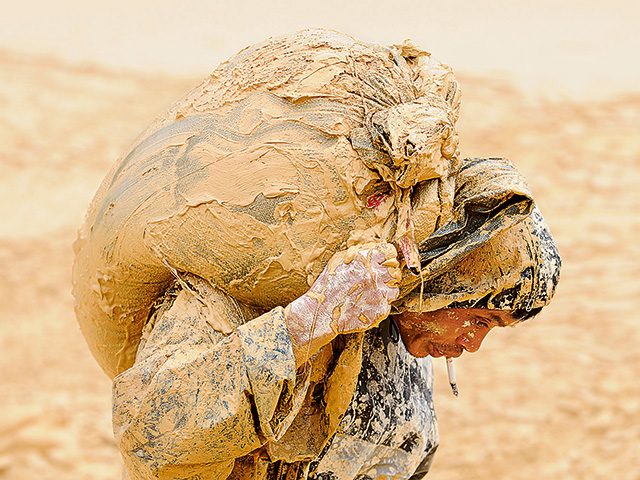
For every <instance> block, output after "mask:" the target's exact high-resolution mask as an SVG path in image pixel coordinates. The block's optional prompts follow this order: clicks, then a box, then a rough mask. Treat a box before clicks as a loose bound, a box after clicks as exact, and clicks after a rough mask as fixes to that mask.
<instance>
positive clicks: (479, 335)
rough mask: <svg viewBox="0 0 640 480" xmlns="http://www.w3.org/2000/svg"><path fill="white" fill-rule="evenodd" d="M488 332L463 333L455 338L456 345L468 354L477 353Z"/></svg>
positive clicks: (483, 330) (482, 330)
mask: <svg viewBox="0 0 640 480" xmlns="http://www.w3.org/2000/svg"><path fill="white" fill-rule="evenodd" d="M487 333H489V330H485V329H481V330H473V331H471V332H467V333H464V334H462V335H460V336H459V337H458V338H456V343H457V344H458V345H460V346H461V347H464V349H465V350H466V351H468V352H477V351H478V350H479V349H480V346H481V345H482V341H483V340H484V337H486V336H487Z"/></svg>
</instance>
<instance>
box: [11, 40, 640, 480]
mask: <svg viewBox="0 0 640 480" xmlns="http://www.w3.org/2000/svg"><path fill="white" fill-rule="evenodd" d="M460 78H461V81H462V87H463V93H464V100H463V118H462V125H461V137H462V150H463V154H465V155H500V156H506V157H509V158H511V159H512V160H514V161H515V162H516V164H517V165H518V166H519V167H520V168H521V169H522V170H523V172H524V173H525V174H526V176H527V177H528V178H529V179H530V182H531V184H532V187H533V190H534V193H535V194H536V195H537V199H538V202H539V205H540V207H541V209H542V211H543V213H544V214H545V216H546V218H547V220H548V222H549V224H550V225H551V228H552V230H553V233H554V235H555V236H556V238H557V241H558V244H559V248H560V250H561V253H562V256H563V259H564V270H563V274H562V278H561V283H560V287H559V290H558V294H557V299H556V301H555V302H554V304H552V305H551V306H550V307H549V308H548V309H546V310H545V312H543V314H542V315H541V316H540V318H538V319H536V320H534V321H531V322H530V323H527V324H525V325H522V326H519V327H517V328H512V329H504V330H503V331H500V332H498V333H495V334H492V336H490V337H489V338H488V339H487V341H486V342H485V346H484V347H483V349H482V350H481V351H480V352H478V353H477V354H475V355H472V356H471V355H469V356H467V357H463V358H461V359H460V361H459V362H458V376H459V384H460V388H461V396H460V397H459V398H457V399H454V398H453V397H452V396H451V393H450V392H449V389H448V385H447V383H446V381H445V377H444V365H443V364H442V365H441V364H440V363H438V362H437V371H438V378H437V388H436V405H437V409H438V413H439V418H440V425H441V447H440V451H439V452H438V455H437V457H436V460H435V463H434V465H433V468H432V473H431V475H430V478H433V479H436V480H458V479H460V480H462V479H514V480H518V479H522V480H525V479H527V480H529V479H629V480H632V479H638V478H640V381H639V376H640V328H639V325H640V324H639V322H638V321H639V318H638V313H637V305H636V304H635V303H636V302H637V300H639V299H640V282H639V281H638V275H640V247H639V246H638V245H639V243H638V239H639V238H640V218H639V216H638V211H639V210H640V195H639V194H638V183H640V171H639V170H640V169H639V168H638V167H639V165H640V132H639V131H638V126H639V125H640V94H631V93H629V94H624V93H620V94H618V95H616V96H615V97H607V96H605V95H603V96H601V97H597V98H586V99H583V100H558V99H555V100H549V99H548V97H545V96H543V95H542V96H541V95H536V96H532V95H528V94H527V95H525V94H524V93H523V92H521V91H519V90H518V89H517V88H515V87H514V86H513V85H512V84H509V83H505V82H501V81H498V80H495V79H489V78H485V77H481V76H474V75H464V74H461V75H460ZM198 81H199V79H198V78H179V77H172V76H170V75H169V74H162V75H159V74H157V75H150V74H143V73H126V72H122V71H118V70H113V69H111V70H110V69H108V68H106V67H98V66H91V67H89V66H78V64H75V63H67V62H65V61H61V60H57V59H55V57H52V56H37V55H24V54H17V53H15V52H14V51H11V50H4V51H0V144H1V145H3V148H2V150H1V151H0V219H1V221H0V266H1V267H2V270H3V271H2V275H0V351H1V352H2V355H0V385H1V388H0V478H2V479H5V478H6V479H12V480H13V479H16V480H17V479H20V480H22V479H24V480H30V479H42V480H45V479H62V480H64V479H96V480H101V479H114V478H119V475H120V466H119V465H120V463H119V456H118V452H117V450H116V448H115V446H114V443H113V440H112V435H111V428H110V384H109V382H108V380H107V378H106V377H105V376H104V375H103V374H102V373H101V372H100V371H99V369H98V367H97V365H96V364H95V362H94V361H93V359H92V358H91V356H90V354H89V352H88V349H87V348H86V346H85V344H84V341H83V339H82V337H81V335H80V332H79V329H78V327H77V325H76V323H75V319H74V315H73V310H72V298H71V295H70V285H69V284H70V266H71V263H72V258H73V254H72V250H71V243H72V241H73V240H74V238H75V230H76V228H77V227H78V225H79V223H80V222H81V219H82V216H83V214H84V211H85V209H86V207H87V205H88V202H89V201H90V199H91V197H92V195H93V193H94V192H95V190H96V188H97V186H98V184H99V182H100V180H101V179H102V177H103V175H104V174H105V173H106V171H107V170H108V168H109V166H110V165H111V163H112V162H113V161H114V160H115V159H116V158H117V157H118V156H119V155H120V154H121V153H122V152H124V150H125V149H126V148H127V146H128V144H129V143H130V142H131V141H132V140H133V138H135V136H136V135H137V133H138V132H139V131H141V130H142V129H143V128H144V126H146V124H148V123H149V122H150V121H151V119H152V118H153V117H154V116H155V115H156V114H158V113H160V112H161V111H162V110H163V109H165V108H166V107H167V106H168V105H169V104H170V103H171V102H172V101H174V100H175V99H177V98H179V97H180V96H181V95H182V94H183V93H184V92H185V91H186V90H187V89H189V88H190V87H192V86H193V85H195V84H196V83H197V82H198Z"/></svg>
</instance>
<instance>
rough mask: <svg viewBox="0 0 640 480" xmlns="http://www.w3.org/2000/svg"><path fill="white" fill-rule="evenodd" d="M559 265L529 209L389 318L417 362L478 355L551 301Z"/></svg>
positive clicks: (553, 248)
mask: <svg viewBox="0 0 640 480" xmlns="http://www.w3.org/2000/svg"><path fill="white" fill-rule="evenodd" d="M560 265H561V262H560V257H559V255H558V251H557V248H556V246H555V243H554V242H553V239H552V237H551V234H550V233H549V230H548V228H547V226H546V224H545V222H544V219H543V218H542V215H541V214H540V212H539V211H538V210H537V209H534V210H533V212H532V214H531V215H530V216H529V217H527V218H526V219H525V220H524V221H522V222H520V223H518V224H516V225H514V226H513V227H511V228H509V229H507V230H505V231H504V232H502V233H500V234H498V235H496V236H495V237H493V238H491V239H490V240H489V241H487V242H486V243H485V244H483V245H482V246H480V247H478V248H477V249H475V250H474V251H472V252H471V253H469V254H468V255H466V256H465V257H464V258H463V259H461V260H460V261H458V262H457V263H455V264H454V265H452V266H451V268H449V269H448V270H447V271H446V272H444V273H442V274H441V275H438V276H436V277H435V278H433V279H429V280H428V281H427V282H425V284H424V285H423V286H422V288H419V289H416V291H414V292H413V295H412V296H411V299H410V300H409V301H408V302H406V303H405V307H406V308H405V309H404V310H403V311H402V312H401V313H399V314H398V315H396V316H395V317H394V319H395V321H396V323H397V325H398V327H399V329H400V334H401V336H402V339H403V342H404V344H405V346H406V347H407V349H408V350H409V352H410V353H411V354H412V355H414V356H416V357H424V356H427V355H431V356H432V357H440V356H446V357H458V356H460V355H461V354H462V352H463V351H465V350H466V351H468V352H475V351H477V350H478V349H479V348H480V345H481V343H482V341H483V340H484V338H485V336H486V335H487V334H488V333H489V331H490V330H491V329H492V328H495V327H502V326H508V325H514V324H516V323H517V322H520V321H524V320H526V319H528V318H531V317H533V316H535V315H537V314H538V313H539V312H540V311H541V310H542V307H544V306H545V305H546V304H548V303H549V302H550V301H551V298H552V296H553V294H554V292H555V287H556V285H557V282H558V278H559V273H560ZM420 291H422V295H420Z"/></svg>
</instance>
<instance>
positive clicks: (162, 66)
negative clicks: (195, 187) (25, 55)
mask: <svg viewBox="0 0 640 480" xmlns="http://www.w3.org/2000/svg"><path fill="white" fill-rule="evenodd" d="M5 3H6V5H3V6H2V11H3V17H4V22H3V26H2V27H1V28H0V48H5V49H11V50H14V51H15V50H18V51H25V52H31V53H43V54H55V55H57V56H59V57H62V58H65V59H68V60H72V61H82V62H85V61H88V62H94V63H99V64H106V65H108V66H111V67H116V68H127V69H131V68H133V69H140V70H144V71H150V70H151V71H158V72H171V73H173V74H179V75H185V76H203V75H205V74H206V73H207V72H208V71H209V70H211V69H212V68H213V67H215V66H216V65H217V64H218V63H219V62H220V61H221V60H223V59H224V58H226V57H228V56H229V55H231V54H233V53H234V52H236V51H237V50H239V49H240V48H241V47H243V46H246V45H248V44H250V43H252V42H255V41H259V40H261V39H263V38H266V37H268V36H271V35H279V34H281V33H284V32H288V31H292V30H298V29H301V28H305V27H327V28H334V29H337V30H341V31H345V32H347V33H350V34H352V35H355V36H357V37H359V38H362V39H364V40H368V41H373V42H377V43H396V42H399V41H402V40H403V39H405V38H412V39H413V40H414V41H415V42H416V43H418V44H419V45H420V46H422V47H424V48H426V49H428V50H431V51H432V52H433V53H434V55H435V56H436V57H438V58H440V59H441V60H443V61H445V62H447V63H449V64H451V65H452V66H453V67H454V68H455V69H456V71H459V72H465V73H479V74H489V75H492V76H505V77H507V78H511V79H513V80H514V81H515V82H516V83H518V84H519V85H521V86H522V87H523V88H526V89H528V90H529V91H533V92H545V93H546V94H549V92H557V93H559V94H560V95H570V96H580V97H584V96H585V95H590V94H596V95H598V96H601V95H603V94H605V95H606V94H616V93H619V92H621V91H629V90H635V91H640V88H638V85H640V66H639V62H638V60H637V58H638V56H639V55H638V52H639V51H640V35H639V34H638V32H637V27H638V26H639V25H640V2H636V1H619V0H608V1H593V0H584V1H579V0H565V1H549V0H538V1H531V0H526V1H516V0H513V1H504V0H503V1H487V0H475V1H473V0H465V1H459V0H450V1H442V2H435V1H431V0H425V1H417V0H414V1H406V0H388V1H386V2H385V1H381V0H372V1H369V2H353V1H349V0H316V1H306V0H298V1H285V0H272V1H267V0H263V1H260V0H234V1H229V2H220V1H215V0H214V1H211V0H210V1H204V0H194V1H188V0H182V1H172V0H153V1H151V0H143V1H142V0H141V1H132V0H128V1H127V0H110V1H108V2H95V1H91V0H82V1H80V0H59V1H56V2H49V1H40V2H37V1H33V0H26V1H19V0H18V1H12V2H11V3H9V2H5Z"/></svg>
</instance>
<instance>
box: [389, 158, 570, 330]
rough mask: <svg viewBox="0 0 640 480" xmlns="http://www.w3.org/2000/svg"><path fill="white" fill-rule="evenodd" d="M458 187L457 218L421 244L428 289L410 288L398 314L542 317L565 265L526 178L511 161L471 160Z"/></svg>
mask: <svg viewBox="0 0 640 480" xmlns="http://www.w3.org/2000/svg"><path fill="white" fill-rule="evenodd" d="M457 185H458V187H457V190H456V197H455V201H454V211H455V218H454V220H453V221H452V222H450V223H448V224H447V225H445V226H444V227H442V228H441V229H439V230H438V231H437V232H435V233H434V234H433V235H432V236H431V237H429V238H428V239H427V240H425V241H424V242H422V243H421V244H420V246H419V249H420V255H421V266H422V278H423V279H424V284H423V285H419V284H418V285H417V286H416V283H417V282H416V280H414V281H413V282H411V283H409V282H407V284H406V285H405V286H404V288H405V289H409V288H412V290H411V291H410V293H409V294H408V295H407V296H406V297H405V298H404V299H403V300H401V301H400V302H399V303H398V305H397V306H396V308H397V310H398V311H403V310H406V311H433V310H438V309H441V308H472V307H473V308H488V309H498V310H510V311H513V312H514V316H515V317H516V318H517V319H519V320H525V319H527V318H530V317H532V316H534V315H536V314H537V313H538V312H539V311H540V310H541V309H542V307H544V306H545V305H547V304H548V303H549V302H550V300H551V298H552V297H553V294H554V291H555V288H556V285H557V283H558V278H559V274H560V266H561V260H560V256H559V254H558V250H557V248H556V245H555V243H554V241H553V238H552V236H551V233H550V231H549V229H548V227H547V225H546V224H545V221H544V219H543V217H542V214H541V213H540V211H539V209H538V208H537V207H536V206H535V204H534V203H533V201H532V199H531V195H530V193H529V191H528V188H527V186H526V184H525V182H524V180H523V178H522V176H521V175H520V174H519V173H518V172H517V170H516V169H515V168H514V167H513V165H511V163H510V162H508V161H507V160H505V159H498V158H489V159H470V160H465V161H464V162H463V166H462V168H461V171H460V174H459V177H458V182H457Z"/></svg>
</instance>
